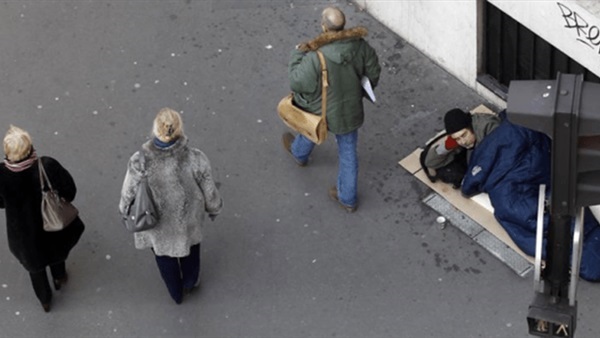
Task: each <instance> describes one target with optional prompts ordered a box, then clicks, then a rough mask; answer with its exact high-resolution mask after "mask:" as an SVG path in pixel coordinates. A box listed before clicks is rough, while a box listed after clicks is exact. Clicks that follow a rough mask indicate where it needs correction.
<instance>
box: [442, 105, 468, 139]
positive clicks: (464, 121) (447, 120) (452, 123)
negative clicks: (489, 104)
mask: <svg viewBox="0 0 600 338" xmlns="http://www.w3.org/2000/svg"><path fill="white" fill-rule="evenodd" d="M444 126H445V127H446V132H447V133H448V134H454V133H456V132H457V131H459V130H462V129H464V128H471V114H469V113H465V112H464V111H462V110H461V109H458V108H454V109H452V110H449V111H448V112H447V113H446V115H445V116H444Z"/></svg>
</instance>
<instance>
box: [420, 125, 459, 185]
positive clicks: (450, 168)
mask: <svg viewBox="0 0 600 338" xmlns="http://www.w3.org/2000/svg"><path fill="white" fill-rule="evenodd" d="M446 136H448V133H442V134H441V135H438V136H436V137H435V138H434V139H433V140H431V141H429V142H428V143H427V144H426V145H425V149H423V152H421V155H420V156H419V162H420V163H421V168H423V171H424V172H425V174H426V175H427V178H429V180H430V181H431V183H435V182H436V181H437V180H438V179H439V180H440V181H442V182H444V183H448V184H451V185H452V188H454V189H458V188H460V186H461V184H462V180H463V177H464V176H465V173H466V172H467V152H466V151H464V150H463V151H460V152H458V153H457V154H456V155H455V156H454V161H452V162H450V163H449V164H447V165H445V166H443V167H441V168H438V169H435V175H434V174H432V173H431V169H429V168H428V167H427V166H426V165H425V158H426V157H427V154H428V153H429V150H430V149H431V147H432V146H433V145H434V144H436V142H437V141H438V140H440V139H442V138H444V137H446Z"/></svg>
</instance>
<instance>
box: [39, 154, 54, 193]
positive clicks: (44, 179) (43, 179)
mask: <svg viewBox="0 0 600 338" xmlns="http://www.w3.org/2000/svg"><path fill="white" fill-rule="evenodd" d="M38 171H39V173H40V175H39V176H40V186H41V187H42V192H43V191H44V182H46V183H48V188H50V190H54V189H52V183H50V180H49V179H48V175H46V170H44V165H43V164H42V158H41V157H40V158H38Z"/></svg>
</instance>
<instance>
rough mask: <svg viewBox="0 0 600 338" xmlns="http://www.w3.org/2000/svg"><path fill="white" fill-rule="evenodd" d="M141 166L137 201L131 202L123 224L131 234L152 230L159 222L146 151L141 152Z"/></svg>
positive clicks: (136, 195)
mask: <svg viewBox="0 0 600 338" xmlns="http://www.w3.org/2000/svg"><path fill="white" fill-rule="evenodd" d="M140 164H141V166H142V178H141V179H140V182H139V184H138V186H137V191H136V193H135V199H134V200H133V201H131V204H129V206H128V207H127V210H125V215H123V224H124V225H125V228H126V229H127V230H129V231H130V232H139V231H144V230H149V229H152V228H154V227H155V226H156V223H157V222H158V214H157V212H156V207H155V206H154V200H153V199H152V191H150V187H149V186H148V177H147V173H146V158H145V156H144V150H140Z"/></svg>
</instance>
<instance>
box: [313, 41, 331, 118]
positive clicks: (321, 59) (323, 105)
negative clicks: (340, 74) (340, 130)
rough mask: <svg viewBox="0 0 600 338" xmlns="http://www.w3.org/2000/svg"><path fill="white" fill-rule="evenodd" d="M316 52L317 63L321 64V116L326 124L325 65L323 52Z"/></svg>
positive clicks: (326, 76)
mask: <svg viewBox="0 0 600 338" xmlns="http://www.w3.org/2000/svg"><path fill="white" fill-rule="evenodd" d="M316 52H317V55H318V56H319V62H320V63H321V88H322V90H321V116H323V119H324V120H325V123H327V118H326V117H327V87H329V80H328V79H329V77H328V72H327V63H326V62H325V56H323V52H321V51H320V50H317V51H316Z"/></svg>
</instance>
